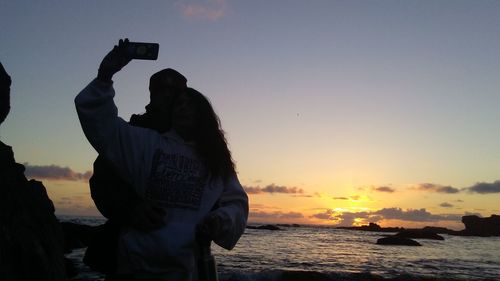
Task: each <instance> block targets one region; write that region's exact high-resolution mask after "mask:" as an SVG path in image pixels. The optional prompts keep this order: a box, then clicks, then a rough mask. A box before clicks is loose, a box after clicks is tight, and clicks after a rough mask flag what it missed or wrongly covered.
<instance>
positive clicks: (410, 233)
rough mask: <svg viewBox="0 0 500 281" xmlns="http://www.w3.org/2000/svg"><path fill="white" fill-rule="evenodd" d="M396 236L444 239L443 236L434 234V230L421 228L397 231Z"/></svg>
mask: <svg viewBox="0 0 500 281" xmlns="http://www.w3.org/2000/svg"><path fill="white" fill-rule="evenodd" d="M394 236H396V237H401V238H410V239H432V240H444V237H443V236H441V235H438V234H436V233H435V232H432V231H428V230H423V229H405V230H402V231H400V232H398V233H397V234H396V235H394Z"/></svg>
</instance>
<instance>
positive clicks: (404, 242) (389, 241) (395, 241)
mask: <svg viewBox="0 0 500 281" xmlns="http://www.w3.org/2000/svg"><path fill="white" fill-rule="evenodd" d="M377 244H379V245H401V246H422V244H420V243H418V242H417V241H415V240H411V239H409V238H402V237H397V236H388V237H384V238H380V239H378V240H377Z"/></svg>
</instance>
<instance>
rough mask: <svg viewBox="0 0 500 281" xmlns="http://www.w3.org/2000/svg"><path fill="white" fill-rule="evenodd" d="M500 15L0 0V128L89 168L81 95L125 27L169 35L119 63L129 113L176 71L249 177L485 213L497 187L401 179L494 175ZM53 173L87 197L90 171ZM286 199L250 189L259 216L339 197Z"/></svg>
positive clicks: (450, 4) (477, 4) (486, 178)
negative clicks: (449, 192)
mask: <svg viewBox="0 0 500 281" xmlns="http://www.w3.org/2000/svg"><path fill="white" fill-rule="evenodd" d="M499 14H500V2H498V1H230V0H207V1H116V0H115V1H4V0H1V1H0V30H1V32H0V43H1V44H0V46H1V47H0V61H2V63H3V64H4V66H5V67H6V69H7V70H8V71H9V73H10V74H11V76H12V77H13V86H12V111H11V115H10V116H9V118H8V119H7V121H6V122H5V124H3V125H2V127H1V128H0V138H1V139H2V141H4V142H6V143H9V144H11V145H12V146H13V147H14V150H15V153H16V158H17V160H18V161H19V162H23V163H24V162H29V163H30V165H38V166H50V165H54V166H57V167H69V168H70V169H71V170H72V171H75V172H76V173H82V174H83V173H85V172H86V171H88V170H90V169H91V164H92V161H93V159H94V158H95V156H96V154H95V152H94V151H93V150H92V148H91V147H90V145H89V144H88V143H87V141H86V140H85V139H84V136H83V133H82V132H81V129H80V127H79V123H78V120H77V116H76V113H75V110H74V106H73V98H74V96H75V95H76V94H77V93H78V92H79V91H80V90H81V89H82V88H83V87H84V86H85V85H86V84H87V83H88V82H89V81H91V79H92V78H93V77H94V76H95V75H96V71H97V67H98V65H99V62H100V60H101V59H102V57H103V56H104V55H105V54H106V53H107V51H108V50H109V49H110V48H111V47H112V46H113V45H114V44H116V42H117V40H118V39H120V38H123V37H128V38H130V39H131V40H133V41H146V42H158V43H160V55H159V59H158V60H157V61H153V62H151V61H133V62H132V63H131V64H129V65H128V66H127V67H126V68H125V69H124V70H123V71H122V72H121V73H119V74H118V75H116V78H115V88H116V90H117V98H116V103H117V105H118V107H119V110H120V111H119V112H120V115H121V116H122V117H123V118H124V119H128V118H129V116H130V115H131V114H132V113H139V112H142V111H143V108H144V105H146V104H147V102H148V93H147V82H148V78H149V76H150V75H151V74H152V73H154V72H156V71H158V70H160V69H162V68H165V67H172V68H175V69H177V70H179V71H180V72H181V73H183V74H184V75H185V76H186V77H187V78H188V80H189V82H188V83H189V84H190V85H191V86H192V87H194V88H196V89H198V90H200V91H201V92H202V93H204V94H205V95H207V96H208V97H209V98H210V99H211V100H212V102H213V104H214V107H215V109H216V110H217V112H218V113H219V115H220V117H221V119H222V123H223V127H224V129H225V131H226V132H227V136H228V139H229V141H230V146H231V149H232V151H233V155H234V158H235V160H236V161H237V164H238V170H239V176H240V180H241V181H242V183H243V184H245V185H247V186H258V185H260V187H262V188H264V187H265V186H267V185H271V184H275V185H278V186H286V187H290V188H291V187H297V188H302V189H303V190H304V192H306V193H308V194H314V193H317V194H324V195H325V196H327V197H328V196H329V197H332V198H333V197H349V196H356V195H359V194H358V193H360V192H361V191H360V190H363V189H364V190H365V191H366V190H369V189H370V188H371V187H374V186H390V187H392V188H394V189H395V190H398V191H401V192H400V193H399V194H398V195H391V196H393V198H391V199H390V200H385V199H383V198H384V197H382V196H379V195H376V194H365V195H363V196H366V197H367V198H371V200H372V201H370V202H371V203H367V202H365V203H360V204H358V205H356V204H357V203H356V204H354V205H356V206H357V207H359V208H369V209H371V210H377V209H381V208H385V207H387V208H391V207H398V208H403V209H406V208H413V209H420V208H426V210H430V211H432V212H433V213H443V212H447V213H449V212H450V208H445V207H440V204H441V203H443V202H445V201H446V202H447V203H449V202H451V201H453V200H462V201H464V203H463V204H462V205H461V207H460V208H461V209H456V210H453V212H452V213H464V212H477V213H482V214H484V215H489V213H492V212H495V211H496V209H495V208H496V207H494V206H495V203H494V202H498V199H499V197H498V196H499V195H498V194H499V193H497V192H492V193H488V194H486V195H484V194H483V195H478V194H463V195H461V197H460V198H458V197H457V198H449V197H446V196H445V197H443V196H444V195H442V194H430V193H425V194H420V195H418V196H417V198H418V200H414V199H415V194H413V193H411V192H410V191H408V192H407V190H408V189H409V188H410V187H411V186H418V185H419V184H423V183H433V184H436V185H443V186H448V185H450V186H453V187H456V188H467V187H471V186H473V185H474V184H476V183H478V182H485V183H489V184H492V186H495V187H496V185H495V184H494V183H495V181H497V180H498V179H499V174H498V171H499V170H500V146H499V144H500V130H499V127H500V113H499V111H498V109H497V108H498V105H499V104H500V80H499V79H498V74H499V73H500V52H498V50H499V49H500V36H499V35H500V34H499V33H500V32H499V30H500V17H499V16H498V15H499ZM47 182H48V183H46V185H48V189H49V191H51V190H52V191H51V192H52V194H54V195H53V196H55V197H63V195H61V194H62V193H64V194H65V195H64V197H67V196H66V195H71V194H75V192H76V191H75V190H81V192H83V194H84V196H85V194H86V193H85V190H86V186H85V184H84V183H81V182H80V183H78V186H79V187H78V188H77V187H74V186H72V187H71V188H70V187H69V186H70V185H71V184H74V183H64V184H63V183H61V182H57V183H53V184H52V183H51V181H50V180H49V179H47ZM55 186H62V187H60V188H59V187H57V188H56V187H55ZM64 186H67V188H66V189H64ZM56 189H57V190H58V191H57V192H56V191H54V190H56ZM498 189H499V190H498V191H499V192H500V187H499V188H498ZM69 190H72V191H71V192H70V191H69ZM410 190H411V189H410ZM79 192H80V191H79ZM383 195H384V196H388V194H387V193H384V194H383ZM252 196H253V195H252ZM259 196H260V197H259ZM266 196H267V195H266ZM287 196H288V195H286V194H279V195H274V196H270V197H264V195H255V196H254V197H252V198H251V199H252V202H254V203H255V206H260V209H259V208H256V209H258V210H257V211H259V212H261V213H262V212H272V211H270V210H272V209H273V208H278V209H279V210H281V211H280V212H282V213H283V212H284V213H286V212H287V210H289V209H288V206H286V204H285V203H284V202H287V200H292V201H293V202H294V203H293V206H294V207H295V208H296V209H297V208H298V209H300V208H302V209H301V210H302V211H303V213H304V214H306V213H307V212H308V211H307V210H309V209H311V208H313V207H314V206H316V207H318V208H325V209H328V208H332V209H333V208H336V207H339V206H337V205H338V204H340V203H339V202H337V201H335V200H334V201H311V202H308V201H307V199H304V198H302V199H300V200H299V199H290V198H289V197H287ZM80 199H82V197H80ZM82 200H83V199H82ZM294 200H295V201H294ZM56 201H57V200H56ZM87 201H89V200H88V198H87ZM448 201H449V202H448ZM61 202H62V201H61ZM89 204H91V203H89ZM363 204H364V205H363ZM56 205H57V204H56ZM340 205H341V204H340ZM455 205H457V204H455ZM340 207H342V208H347V209H348V208H354V207H352V206H347V205H346V206H340ZM89 208H90V207H89ZM478 209H484V210H478ZM348 210H349V211H351V212H352V211H355V210H354V209H348ZM266 214H267V213H266ZM305 216H306V217H307V215H305Z"/></svg>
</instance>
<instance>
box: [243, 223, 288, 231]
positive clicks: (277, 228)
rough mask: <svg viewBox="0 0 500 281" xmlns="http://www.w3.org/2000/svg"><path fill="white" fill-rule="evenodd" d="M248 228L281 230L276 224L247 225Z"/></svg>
mask: <svg viewBox="0 0 500 281" xmlns="http://www.w3.org/2000/svg"><path fill="white" fill-rule="evenodd" d="M247 228H248V229H266V230H283V229H282V228H279V227H277V226H276V225H272V224H266V225H260V226H251V225H247Z"/></svg>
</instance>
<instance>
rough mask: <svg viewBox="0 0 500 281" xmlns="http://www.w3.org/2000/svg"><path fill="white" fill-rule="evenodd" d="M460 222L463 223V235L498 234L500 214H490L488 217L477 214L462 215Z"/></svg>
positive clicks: (499, 233)
mask: <svg viewBox="0 0 500 281" xmlns="http://www.w3.org/2000/svg"><path fill="white" fill-rule="evenodd" d="M462 222H463V223H464V224H465V230H463V234H465V235H475V236H500V216H498V215H491V216H490V217H489V218H480V217H478V216H463V217H462Z"/></svg>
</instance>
